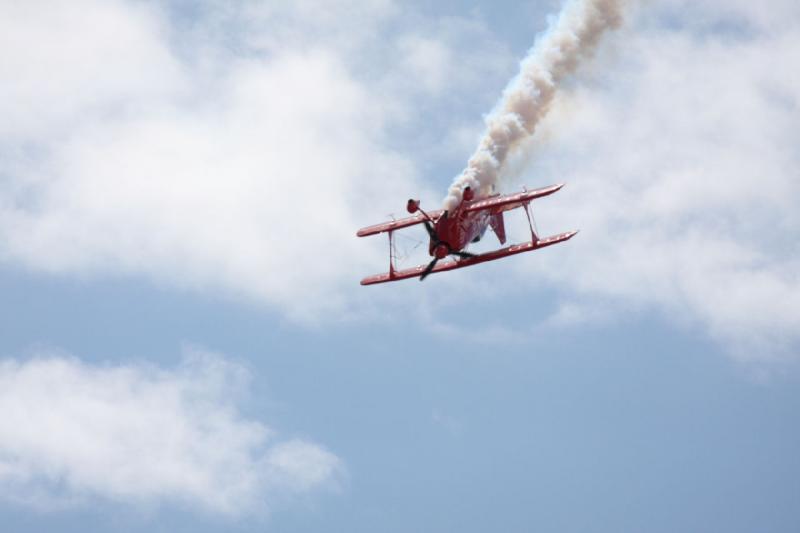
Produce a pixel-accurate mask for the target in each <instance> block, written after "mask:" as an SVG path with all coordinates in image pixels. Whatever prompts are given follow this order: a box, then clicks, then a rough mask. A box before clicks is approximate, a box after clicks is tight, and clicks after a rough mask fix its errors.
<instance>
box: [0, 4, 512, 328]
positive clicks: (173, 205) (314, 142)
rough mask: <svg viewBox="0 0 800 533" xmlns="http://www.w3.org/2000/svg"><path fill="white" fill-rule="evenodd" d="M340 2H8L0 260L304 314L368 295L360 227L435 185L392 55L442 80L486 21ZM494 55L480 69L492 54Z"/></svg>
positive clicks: (1, 26)
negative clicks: (403, 147) (398, 130)
mask: <svg viewBox="0 0 800 533" xmlns="http://www.w3.org/2000/svg"><path fill="white" fill-rule="evenodd" d="M328 4H329V3H325V2H323V3H320V2H310V1H309V2H301V3H292V4H285V3H282V4H279V5H277V6H272V5H269V4H266V3H259V2H237V3H227V2H207V3H204V4H198V5H196V6H194V7H193V8H192V9H194V10H195V11H196V12H192V13H181V12H180V9H178V7H176V6H174V5H171V4H146V5H145V4H141V3H138V2H125V1H122V0H114V1H111V2H99V1H97V0H81V1H80V2H77V3H76V2H73V3H69V4H68V5H67V4H63V3H58V2H50V3H48V2H46V1H43V3H41V4H37V3H26V4H14V3H4V4H2V5H1V6H0V35H2V37H0V38H2V39H4V40H3V43H2V44H3V46H2V48H0V91H2V92H1V93H0V106H2V108H0V109H1V110H2V111H3V114H4V116H9V117H11V120H9V121H4V123H3V124H2V125H0V129H2V131H0V155H2V159H0V161H2V163H0V178H1V179H0V193H1V195H0V243H2V244H0V259H5V261H8V262H13V263H17V264H24V265H26V266H29V267H32V268H35V269H40V270H47V271H52V272H59V273H78V274H85V273H107V272H111V273H123V274H127V275H143V276H146V277H148V278H150V279H153V280H155V281H157V282H159V283H168V284H170V285H177V286H179V287H188V288H192V289H212V290H216V291H222V292H224V293H229V294H233V295H236V296H238V297H245V298H251V299H253V300H255V301H258V302H266V303H269V304H273V305H276V306H278V307H279V308H280V309H281V310H283V311H285V312H287V313H288V314H289V315H291V316H293V317H295V318H303V319H308V318H313V317H318V316H321V315H322V314H324V313H331V312H333V311H336V312H337V313H339V316H341V312H342V311H346V310H347V309H349V308H352V305H350V304H351V302H352V298H353V297H354V296H353V292H355V291H357V290H358V289H359V287H358V285H357V282H358V280H359V279H360V277H361V276H362V275H366V274H367V273H371V270H372V269H373V268H374V265H375V264H381V265H383V263H384V261H382V260H381V261H378V260H377V259H376V256H375V255H374V253H373V252H378V250H377V249H376V248H373V247H369V246H365V245H364V243H363V242H359V241H357V240H356V239H355V238H354V232H355V230H356V229H357V228H358V227H360V226H362V225H365V224H368V223H373V222H375V221H377V220H380V219H383V218H384V217H385V216H386V213H387V211H388V210H389V209H390V208H391V206H390V205H388V204H387V202H391V201H393V199H394V200H397V199H401V198H406V197H408V196H409V195H411V194H417V195H422V196H426V193H427V191H426V187H425V186H423V185H422V184H421V183H419V182H418V181H417V179H416V177H417V171H416V164H415V163H414V162H413V161H412V160H411V159H410V158H408V157H404V156H402V155H400V154H398V153H397V152H395V151H394V150H393V149H392V148H391V147H392V145H393V144H395V145H397V144H399V143H392V142H390V141H388V140H387V134H388V131H389V129H390V127H391V126H392V125H393V124H403V125H404V127H405V126H407V125H409V124H410V121H409V118H408V117H409V116H416V115H412V114H410V112H411V111H413V110H414V109H415V106H414V98H415V96H414V95H417V94H418V92H417V91H416V90H408V91H406V89H408V87H409V86H408V84H405V85H404V84H402V83H397V82H398V79H397V78H396V77H394V75H395V69H394V68H393V67H392V66H391V64H387V63H386V59H385V58H386V56H387V55H388V56H398V54H399V57H400V59H399V61H398V64H401V65H405V66H404V67H402V68H401V69H400V70H401V71H402V72H405V73H406V74H407V77H413V76H418V77H419V76H422V77H424V78H425V80H427V81H426V82H425V83H426V84H428V85H427V86H428V89H429V90H432V91H438V92H439V93H441V92H442V91H444V90H446V89H447V88H448V87H453V86H455V85H457V84H458V83H460V81H463V80H464V79H465V78H463V77H460V78H458V79H454V78H453V77H452V76H444V77H441V78H436V77H435V76H434V75H433V73H432V72H431V69H433V70H435V69H436V68H437V65H441V64H442V63H443V62H446V61H447V59H448V58H450V57H452V55H453V52H452V50H451V48H452V47H453V46H455V45H456V43H457V42H458V39H460V38H462V37H463V35H477V34H479V33H480V31H481V30H480V28H479V25H476V24H462V25H461V26H459V25H458V24H456V23H454V22H452V21H451V22H448V23H443V24H442V25H441V26H436V27H437V28H442V29H443V34H444V37H442V39H440V40H437V39H436V38H434V37H432V36H431V35H430V34H431V31H432V30H431V29H430V28H428V29H425V34H424V35H423V34H419V35H417V34H416V33H414V32H413V31H405V30H392V29H390V28H387V27H386V24H388V23H387V22H386V21H387V20H388V18H390V17H391V16H393V14H394V13H396V12H397V9H396V8H395V7H394V5H393V4H392V3H390V2H386V1H374V2H369V3H367V4H362V3H354V2H351V1H349V0H342V1H341V2H337V3H336V4H335V5H334V4H330V5H328ZM318 8H319V9H318ZM187 9H188V8H187ZM176 10H177V11H176ZM433 26H435V25H433ZM459 28H461V29H459ZM323 29H325V30H324V31H323ZM382 29H384V30H385V31H383V33H381V31H382ZM387 36H388V37H387ZM475 46H476V47H477V46H478V45H475ZM490 48H491V47H490ZM426 50H427V51H428V52H431V51H433V52H435V54H434V53H428V52H426ZM478 55H479V57H483V58H484V59H485V60H479V59H474V58H473V59H472V63H470V65H471V67H472V68H471V69H470V70H471V76H472V79H474V77H476V76H478V75H479V73H480V71H481V68H488V69H492V68H496V66H494V65H495V63H496V61H490V59H496V57H497V54H494V55H492V54H488V55H487V54H483V55H481V54H478ZM403 58H405V59H403ZM480 65H484V67H480ZM448 72H452V70H451V71H448ZM365 73H366V74H365ZM464 89H465V88H464V87H463V86H458V87H457V88H456V89H454V94H457V93H458V92H459V91H464ZM420 121H425V119H424V117H421V116H419V117H417V118H414V119H413V120H412V121H411V122H414V123H419V122H420ZM431 130H432V128H426V130H425V132H423V133H422V136H423V137H424V136H426V135H427V136H430V135H432V133H431ZM419 136H420V134H418V133H415V134H414V138H417V137H419ZM428 196H430V197H431V198H436V197H438V194H434V193H430V194H429V195H428ZM397 202H398V203H397V206H398V207H400V206H401V205H402V203H401V200H397ZM380 255H381V256H382V255H383V250H380ZM331 258H335V260H332V259H331Z"/></svg>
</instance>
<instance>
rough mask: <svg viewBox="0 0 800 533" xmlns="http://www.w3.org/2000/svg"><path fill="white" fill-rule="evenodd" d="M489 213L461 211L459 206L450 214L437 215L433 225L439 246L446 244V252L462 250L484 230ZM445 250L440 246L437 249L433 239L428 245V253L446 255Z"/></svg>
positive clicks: (487, 224) (487, 222)
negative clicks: (437, 217)
mask: <svg viewBox="0 0 800 533" xmlns="http://www.w3.org/2000/svg"><path fill="white" fill-rule="evenodd" d="M489 219H490V213H489V212H488V211H472V212H465V211H462V210H461V208H460V206H459V208H457V209H456V210H455V211H454V212H453V214H452V215H450V214H449V213H446V214H445V215H443V216H441V217H439V220H437V221H436V224H435V225H434V231H435V232H436V236H437V238H438V239H439V246H440V247H441V245H442V244H444V245H446V246H447V247H448V248H449V250H448V252H458V251H462V250H464V248H466V247H467V245H468V244H469V243H471V242H474V241H475V240H476V239H479V238H480V237H482V236H483V234H484V233H485V232H486V228H487V227H488V226H489ZM444 252H445V250H444V249H443V248H440V250H438V251H437V246H436V243H435V242H434V240H433V239H431V240H430V243H429V245H428V253H429V254H430V255H431V256H433V255H438V256H439V257H440V258H441V257H443V256H444V255H446V254H445V253H444Z"/></svg>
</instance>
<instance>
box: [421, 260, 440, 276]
mask: <svg viewBox="0 0 800 533" xmlns="http://www.w3.org/2000/svg"><path fill="white" fill-rule="evenodd" d="M437 261H439V258H438V257H434V258H433V261H431V262H430V263H428V266H426V267H425V270H424V271H423V272H422V275H421V276H420V277H419V280H420V281H423V280H424V279H425V278H427V277H428V274H430V273H431V272H432V271H433V268H434V267H435V266H436V262H437Z"/></svg>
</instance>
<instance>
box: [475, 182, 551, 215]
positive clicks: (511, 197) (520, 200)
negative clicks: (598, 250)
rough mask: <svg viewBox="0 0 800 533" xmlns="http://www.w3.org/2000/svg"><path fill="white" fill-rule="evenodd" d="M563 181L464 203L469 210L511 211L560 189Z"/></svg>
mask: <svg viewBox="0 0 800 533" xmlns="http://www.w3.org/2000/svg"><path fill="white" fill-rule="evenodd" d="M563 186H564V184H563V183H559V184H557V185H550V186H549V187H542V188H541V189H535V190H533V191H523V192H518V193H515V194H507V195H505V196H491V197H489V198H484V199H482V200H474V201H472V202H470V203H468V204H465V205H464V209H465V210H466V211H467V212H469V211H483V210H485V209H489V210H491V211H492V213H501V212H503V211H510V210H512V209H516V208H517V207H521V206H523V205H525V204H526V203H528V202H530V201H531V200H535V199H536V198H541V197H542V196H548V195H550V194H553V193H554V192H556V191H558V190H560V189H561V187H563Z"/></svg>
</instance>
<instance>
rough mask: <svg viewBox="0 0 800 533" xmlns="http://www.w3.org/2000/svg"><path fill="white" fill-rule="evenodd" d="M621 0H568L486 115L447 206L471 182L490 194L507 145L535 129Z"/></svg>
mask: <svg viewBox="0 0 800 533" xmlns="http://www.w3.org/2000/svg"><path fill="white" fill-rule="evenodd" d="M621 2H622V0H570V1H569V2H568V3H567V4H566V6H564V9H563V10H562V11H561V14H560V15H559V16H558V18H557V19H556V20H555V21H554V22H553V23H552V24H551V27H550V28H549V29H548V30H547V32H545V33H544V34H543V35H541V36H540V37H539V38H538V39H537V40H536V43H535V44H534V46H533V48H531V51H530V52H529V53H528V56H527V57H526V58H525V59H524V60H523V61H522V64H521V68H520V73H519V75H518V76H517V77H516V78H515V79H514V80H513V81H512V82H511V83H510V84H509V86H508V87H507V88H506V90H505V92H504V94H503V98H502V99H501V100H500V102H499V103H498V105H497V108H496V109H495V110H494V111H493V112H492V114H491V115H490V116H489V117H488V119H487V121H486V122H487V124H486V125H487V128H486V133H484V135H483V138H482V139H481V141H480V143H479V145H478V149H477V150H476V151H475V153H474V154H473V155H472V157H471V158H470V159H469V162H468V163H467V168H465V169H464V171H463V172H462V173H461V175H459V176H458V177H457V178H456V179H455V181H454V182H453V185H451V186H450V190H449V191H448V195H447V198H445V201H444V208H445V209H453V208H455V207H456V206H457V205H458V203H459V202H460V201H461V191H462V190H463V189H464V187H467V186H469V187H471V188H472V189H473V190H474V191H475V192H476V193H477V196H478V197H481V196H487V195H488V194H490V192H491V190H492V188H493V186H494V185H496V184H497V181H498V177H499V173H500V170H501V169H502V167H503V164H504V163H505V161H506V157H507V156H508V153H509V151H510V150H511V149H512V148H514V146H515V145H516V144H517V143H519V142H520V141H521V140H522V139H524V138H526V137H529V136H531V135H533V133H534V132H535V131H536V126H537V125H538V124H539V121H540V120H541V119H542V118H543V117H544V116H545V115H546V114H547V111H548V109H549V108H550V104H551V103H552V101H553V98H554V96H555V93H556V89H557V88H558V85H559V83H560V82H561V81H562V80H563V79H564V78H565V77H566V76H568V75H569V74H571V73H572V72H574V71H575V69H576V68H577V66H578V64H579V62H580V60H581V59H582V58H584V57H586V56H588V55H590V54H591V53H592V52H593V51H594V49H595V48H596V46H597V43H598V42H599V40H600V37H601V36H602V34H603V33H604V32H605V31H606V30H608V29H611V28H615V27H617V26H619V24H620V22H621V20H622V17H621Z"/></svg>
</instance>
